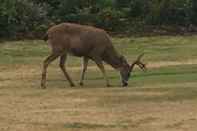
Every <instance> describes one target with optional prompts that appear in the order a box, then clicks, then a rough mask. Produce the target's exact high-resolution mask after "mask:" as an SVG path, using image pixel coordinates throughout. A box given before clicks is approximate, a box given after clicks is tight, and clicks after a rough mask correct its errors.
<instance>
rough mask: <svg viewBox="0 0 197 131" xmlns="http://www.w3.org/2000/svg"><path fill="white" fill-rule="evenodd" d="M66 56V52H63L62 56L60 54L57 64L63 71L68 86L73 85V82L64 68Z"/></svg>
mask: <svg viewBox="0 0 197 131" xmlns="http://www.w3.org/2000/svg"><path fill="white" fill-rule="evenodd" d="M66 58H67V54H63V55H62V56H60V63H59V66H60V68H61V70H62V72H63V73H64V76H65V77H66V79H67V80H68V82H69V84H70V86H72V87H73V86H75V84H74V83H73V81H72V79H71V77H70V76H69V75H68V73H67V71H66V68H65V62H66Z"/></svg>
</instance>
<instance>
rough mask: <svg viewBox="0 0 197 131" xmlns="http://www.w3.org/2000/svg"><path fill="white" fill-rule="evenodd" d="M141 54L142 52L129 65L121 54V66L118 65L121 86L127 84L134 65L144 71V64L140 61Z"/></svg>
mask: <svg viewBox="0 0 197 131" xmlns="http://www.w3.org/2000/svg"><path fill="white" fill-rule="evenodd" d="M143 55H144V54H141V55H139V56H138V57H137V59H136V60H135V61H134V62H133V63H132V64H131V65H129V64H128V62H127V61H126V59H125V58H124V57H123V56H121V58H120V59H121V63H122V64H121V65H122V66H121V67H120V75H121V79H122V86H123V87H125V86H127V85H128V80H129V78H130V75H131V72H132V71H133V68H134V66H135V65H138V66H139V67H140V69H142V70H143V71H146V65H145V64H144V63H142V62H141V61H140V60H141V58H142V56H143Z"/></svg>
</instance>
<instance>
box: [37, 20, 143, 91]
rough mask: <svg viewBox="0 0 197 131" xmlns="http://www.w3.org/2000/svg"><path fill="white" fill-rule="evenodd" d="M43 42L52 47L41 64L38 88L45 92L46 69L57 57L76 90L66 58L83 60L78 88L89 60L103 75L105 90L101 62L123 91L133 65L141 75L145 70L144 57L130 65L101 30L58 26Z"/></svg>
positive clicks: (107, 81) (106, 80)
mask: <svg viewBox="0 0 197 131" xmlns="http://www.w3.org/2000/svg"><path fill="white" fill-rule="evenodd" d="M44 40H45V41H47V43H48V45H49V46H50V47H51V54H50V55H49V56H48V57H47V58H46V59H45V60H44V62H43V67H42V79H41V87H42V88H44V89H45V88H46V74H47V68H48V66H49V64H50V63H51V62H52V61H54V60H55V59H56V58H58V57H60V61H59V67H60V68H61V70H62V72H63V74H64V76H65V78H66V79H67V81H68V82H69V84H70V86H71V87H73V86H75V84H74V82H73V80H72V79H71V77H70V76H69V74H68V73H67V70H66V67H65V63H66V60H67V56H68V54H69V55H73V56H76V57H81V58H82V70H81V76H80V81H79V84H80V85H81V86H83V81H84V76H85V72H86V70H87V66H88V61H89V60H92V61H94V62H95V63H96V65H97V67H98V68H99V69H100V71H101V72H102V75H103V77H104V80H105V82H106V86H107V87H108V86H110V83H109V80H108V77H107V74H106V70H105V67H104V65H103V62H105V63H107V64H109V65H111V66H112V68H114V69H115V70H117V71H119V72H120V76H121V82H122V83H121V85H122V86H123V87H126V86H127V85H128V80H129V78H130V74H131V72H132V71H133V68H134V66H135V65H138V66H139V67H140V68H141V69H142V70H143V71H145V70H146V66H145V64H144V63H143V62H141V58H142V56H143V55H144V54H140V55H139V56H138V57H137V59H136V60H135V61H134V62H133V63H132V64H131V65H130V64H129V63H128V62H127V60H126V58H125V57H124V56H123V55H120V54H119V53H118V52H117V51H116V49H115V48H114V46H113V44H112V41H111V39H110V36H109V35H108V33H107V32H106V31H105V30H103V29H100V28H96V27H93V26H88V25H80V24H74V23H60V24H57V25H53V26H52V27H50V28H49V29H48V31H47V32H46V34H45V36H44Z"/></svg>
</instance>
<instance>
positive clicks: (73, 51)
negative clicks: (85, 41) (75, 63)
mask: <svg viewBox="0 0 197 131" xmlns="http://www.w3.org/2000/svg"><path fill="white" fill-rule="evenodd" d="M69 54H71V55H73V56H78V57H82V56H86V53H85V52H83V51H82V50H80V49H77V48H71V49H70V50H69Z"/></svg>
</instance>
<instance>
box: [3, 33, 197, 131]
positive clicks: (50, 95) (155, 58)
mask: <svg viewBox="0 0 197 131" xmlns="http://www.w3.org/2000/svg"><path fill="white" fill-rule="evenodd" d="M196 41H197V36H188V37H182V36H175V37H172V36H161V37H160V36H157V37H141V38H113V42H114V43H115V46H116V48H117V49H118V50H119V51H120V52H121V53H122V54H125V55H126V56H127V58H128V59H129V61H132V60H133V59H135V57H136V56H137V55H138V54H140V53H141V52H145V53H146V55H145V57H144V61H146V63H148V66H149V68H148V71H147V72H142V71H141V70H139V69H138V68H136V69H135V70H134V72H133V74H132V77H131V79H130V81H129V86H128V88H122V87H120V80H119V74H118V72H116V71H114V70H112V69H111V68H108V67H107V74H108V76H109V78H110V83H111V84H112V87H109V88H107V87H105V86H104V85H105V82H104V80H103V78H102V74H101V73H100V71H99V70H98V69H97V68H95V67H93V66H95V64H93V62H92V63H90V65H91V67H90V69H89V70H88V71H87V75H86V80H85V85H84V87H80V86H78V85H77V87H74V88H71V87H69V85H68V83H67V81H65V78H64V76H63V73H62V72H61V70H60V69H59V67H58V61H57V60H56V61H55V62H54V63H53V64H52V65H51V66H49V69H48V77H47V87H48V88H47V89H46V90H42V89H40V78H41V67H42V61H43V59H44V58H45V57H46V56H47V55H48V54H49V53H50V50H49V48H48V47H47V45H46V44H45V43H44V42H43V41H37V40H34V41H26V40H25V41H15V42H4V43H0V106H1V108H0V130H2V131H4V130H6V131H9V130H10V131H11V130H20V131H26V130H28V131H35V130H37V131H53V130H58V131H63V130H68V131H76V130H77V131H87V130H94V131H105V130H106V131H121V130H128V131H130V130H132V131H147V130H148V131H155V130H160V131H166V130H167V131H184V130H190V131H196V129H197V126H196V124H195V123H196V122H197V117H196V116H197V111H196V109H197V105H196V102H197V95H196V94H197V88H196V86H197V62H196V60H197V52H196V50H197V44H196ZM188 60H189V61H190V63H189V64H188ZM169 62H173V63H172V64H169ZM155 65H157V66H155ZM68 72H69V74H70V75H71V76H72V78H73V79H74V81H75V83H77V82H78V80H79V77H80V76H79V74H80V59H79V58H76V57H70V59H69V60H68ZM10 123H11V124H10Z"/></svg>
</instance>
